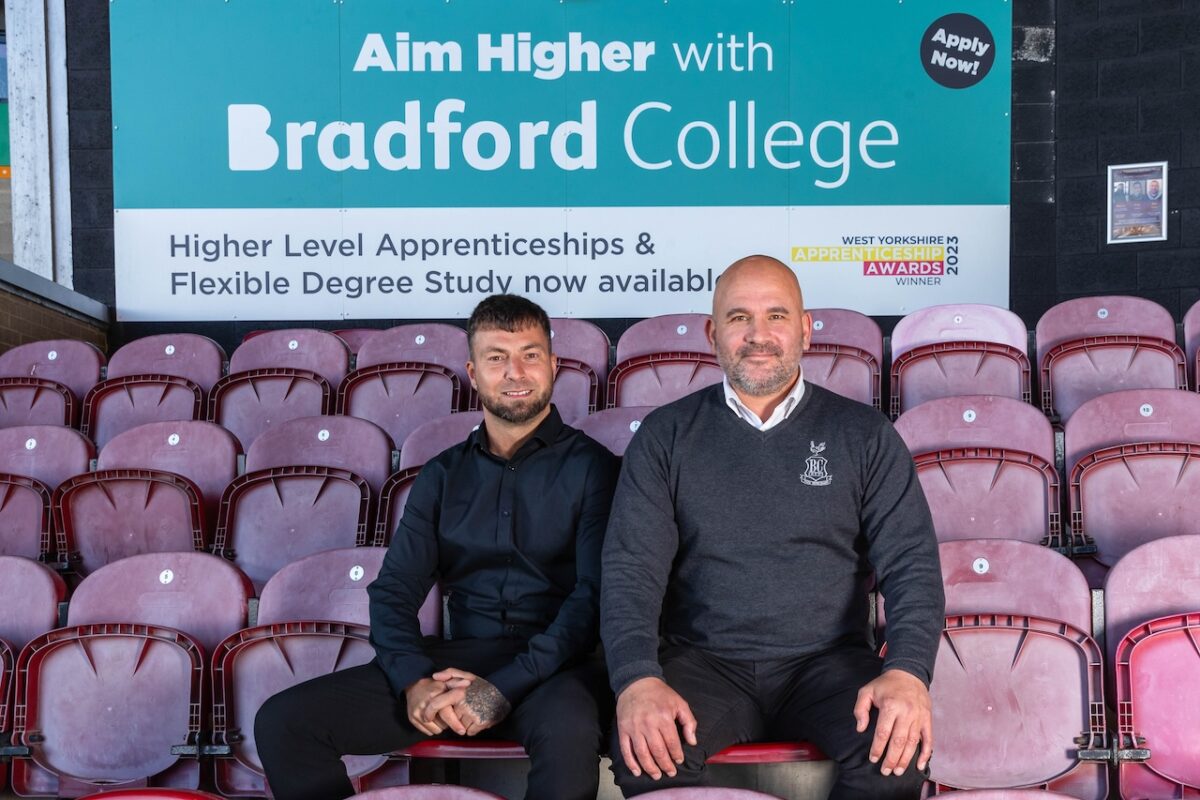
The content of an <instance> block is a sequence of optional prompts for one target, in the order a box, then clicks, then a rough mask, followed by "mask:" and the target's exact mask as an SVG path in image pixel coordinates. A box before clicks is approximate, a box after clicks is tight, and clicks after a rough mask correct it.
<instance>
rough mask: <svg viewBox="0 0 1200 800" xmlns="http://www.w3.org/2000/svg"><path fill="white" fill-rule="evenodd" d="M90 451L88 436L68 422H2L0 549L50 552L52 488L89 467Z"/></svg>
mask: <svg viewBox="0 0 1200 800" xmlns="http://www.w3.org/2000/svg"><path fill="white" fill-rule="evenodd" d="M94 455H95V451H94V450H93V448H92V443H91V442H89V441H88V440H87V437H86V436H82V435H81V434H80V433H79V432H78V431H75V430H72V429H71V428H64V427H62V426H58V425H22V426H19V427H15V428H0V555H10V556H22V557H24V558H32V559H38V560H47V559H49V558H50V556H51V554H52V553H53V552H54V549H55V546H56V541H55V539H54V537H53V525H52V522H51V519H52V513H51V500H52V498H53V496H54V490H55V489H56V488H58V485H59V484H60V483H62V482H63V481H65V480H67V479H68V478H70V477H71V476H73V475H78V474H79V473H81V472H87V470H88V467H89V466H90V464H91V459H92V457H93V456H94Z"/></svg>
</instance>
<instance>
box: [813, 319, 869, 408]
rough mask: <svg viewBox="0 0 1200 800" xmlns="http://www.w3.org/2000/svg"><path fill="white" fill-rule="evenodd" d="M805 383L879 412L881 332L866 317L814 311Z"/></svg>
mask: <svg viewBox="0 0 1200 800" xmlns="http://www.w3.org/2000/svg"><path fill="white" fill-rule="evenodd" d="M809 313H810V314H811V315H812V319H813V323H812V340H811V341H810V342H809V347H808V350H807V351H805V353H804V358H803V361H802V363H803V365H804V379H805V380H806V381H808V382H809V383H814V384H817V385H818V386H823V387H825V388H826V389H829V390H830V391H832V392H837V393H838V394H840V395H843V396H845V397H849V398H850V399H852V400H857V401H859V402H860V403H865V404H866V405H870V406H874V407H876V408H881V397H880V393H881V385H882V379H881V370H882V369H883V332H882V331H880V330H879V326H878V325H877V324H875V321H874V320H873V319H871V318H870V317H868V316H865V315H863V314H860V313H858V312H857V311H849V310H847V309H844V308H815V309H811V310H810V311H809Z"/></svg>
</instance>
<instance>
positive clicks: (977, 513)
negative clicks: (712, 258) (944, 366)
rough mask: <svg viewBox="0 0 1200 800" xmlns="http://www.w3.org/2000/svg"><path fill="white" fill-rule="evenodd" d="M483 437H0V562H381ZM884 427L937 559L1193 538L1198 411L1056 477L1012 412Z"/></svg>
mask: <svg viewBox="0 0 1200 800" xmlns="http://www.w3.org/2000/svg"><path fill="white" fill-rule="evenodd" d="M651 410H652V408H651V407H647V406H639V407H626V408H614V409H607V410H604V411H600V412H596V413H594V414H591V415H588V416H586V417H584V418H583V419H581V420H578V421H577V424H578V426H579V427H580V428H581V429H582V430H583V431H584V432H585V433H588V434H589V435H591V436H592V437H593V438H595V439H597V440H598V441H600V442H601V443H602V444H604V445H605V446H606V447H608V448H609V449H610V450H612V451H613V452H614V453H616V454H617V455H622V454H624V452H625V447H626V446H627V444H628V442H629V441H630V439H631V438H632V437H633V434H634V432H635V431H636V430H637V427H638V426H639V425H640V424H641V420H642V419H643V418H644V417H645V415H646V414H647V413H649V412H650V411H651ZM481 419H482V414H481V412H478V411H465V412H458V413H455V414H449V415H447V416H444V417H441V418H438V419H435V420H431V421H430V422H427V423H424V424H422V425H421V426H419V427H418V428H417V429H416V430H415V431H413V432H412V433H411V434H410V435H409V436H408V438H407V439H406V440H405V442H404V446H403V448H402V449H401V451H400V453H399V454H398V455H397V454H395V453H394V452H393V450H392V447H391V441H390V439H389V437H388V436H387V435H386V434H385V433H384V432H383V431H382V430H381V429H380V428H378V427H377V426H375V425H374V424H372V423H370V422H367V421H366V420H362V419H357V418H354V417H345V416H318V417H301V418H297V419H292V420H288V421H286V422H284V423H282V424H279V425H276V426H274V427H272V428H271V429H269V430H268V431H266V432H265V433H263V434H262V435H261V436H259V437H258V438H256V439H255V440H254V442H253V443H252V444H251V445H250V447H249V449H248V451H247V452H246V454H245V456H244V459H243V458H242V456H241V449H240V446H239V443H238V442H237V440H236V439H235V438H234V437H233V435H232V434H230V433H229V432H228V431H226V430H224V429H223V428H221V427H219V426H217V425H215V424H213V423H209V422H199V421H178V422H154V423H150V424H147V425H141V426H138V427H136V428H132V429H130V430H128V431H125V432H124V433H121V434H119V435H117V436H116V437H114V438H113V439H112V440H111V441H109V442H108V443H107V444H106V445H105V446H104V447H103V448H101V450H100V452H99V457H98V458H97V457H96V454H95V452H94V451H93V448H92V446H91V443H90V442H89V441H88V440H87V438H86V437H84V436H83V435H82V434H80V433H78V432H77V431H74V430H72V429H69V428H65V427H55V426H24V427H17V428H5V429H0V493H2V494H3V502H2V503H0V554H5V555H16V556H23V557H26V558H31V559H34V560H38V561H42V562H44V563H48V564H56V565H58V567H59V568H60V569H61V570H63V571H66V572H70V573H78V574H87V573H89V572H92V571H94V570H95V569H97V568H98V567H100V566H102V565H104V564H106V563H109V562H111V561H114V560H116V559H118V558H122V557H124V556H128V555H134V554H137V553H144V552H158V551H170V550H189V549H195V550H204V551H209V552H214V553H218V554H222V555H225V556H227V557H228V558H230V559H232V560H233V561H234V562H235V563H236V564H237V565H238V566H239V567H241V568H242V569H243V570H244V571H245V572H246V573H247V574H248V575H250V577H251V579H252V580H253V581H254V584H255V586H258V587H261V586H262V585H263V583H264V582H265V581H266V580H267V579H268V578H269V577H270V576H271V575H272V574H273V573H274V572H275V571H276V570H277V569H279V568H280V567H281V566H283V565H284V564H286V563H287V562H288V561H291V560H294V559H296V558H300V557H302V556H305V555H308V554H310V553H314V552H317V551H319V550H326V549H332V548H337V547H353V546H364V545H377V546H386V545H387V544H388V542H389V541H390V537H391V534H392V531H393V530H394V529H395V527H396V524H397V522H398V521H399V519H400V516H401V514H402V512H403V508H404V503H405V500H406V499H407V496H408V490H409V487H410V486H411V484H412V481H413V480H414V479H415V478H416V475H417V473H418V472H419V470H420V467H421V466H422V465H423V464H424V463H425V462H426V461H428V460H429V459H430V458H432V457H433V456H434V455H436V454H437V453H439V452H441V451H442V450H443V449H445V448H447V447H449V446H451V445H453V444H455V443H457V442H460V441H462V440H463V439H465V438H466V437H467V436H468V435H469V434H470V432H471V430H472V429H473V428H475V427H476V426H477V425H478V424H479V422H480V421H481ZM896 426H897V430H898V431H899V433H900V435H901V437H902V438H903V439H904V440H905V442H906V443H907V445H908V448H909V450H910V452H911V453H912V454H913V458H914V460H915V463H916V468H917V474H918V476H919V478H920V480H921V484H922V487H923V489H924V492H925V496H926V498H927V499H928V501H929V505H930V508H931V510H932V512H933V518H934V525H935V528H936V531H937V535H938V538H939V539H940V540H942V541H948V540H953V539H971V538H1008V539H1016V540H1020V541H1026V542H1030V543H1034V544H1042V545H1045V546H1048V547H1051V548H1053V549H1055V550H1057V551H1059V552H1060V553H1063V554H1064V555H1071V556H1073V557H1075V558H1077V559H1079V561H1080V565H1081V567H1082V568H1083V569H1084V571H1085V573H1086V574H1087V575H1088V576H1089V580H1091V581H1092V583H1093V584H1094V585H1097V586H1098V585H1099V584H1100V583H1101V582H1102V581H1103V576H1104V572H1105V571H1106V570H1107V569H1108V568H1110V567H1111V566H1112V565H1113V564H1114V563H1116V561H1117V560H1119V559H1120V558H1121V557H1122V556H1123V555H1124V554H1125V553H1127V552H1128V551H1129V550H1131V549H1133V548H1134V547H1135V546H1137V545H1138V544H1141V543H1143V542H1146V541H1149V540H1151V539H1156V538H1161V537H1163V536H1170V535H1174V534H1180V533H1200V485H1197V481H1200V473H1198V471H1197V470H1196V468H1195V466H1194V465H1195V463H1196V456H1197V455H1198V454H1200V394H1196V393H1193V392H1187V391H1181V390H1178V389H1129V390H1125V391H1119V392H1112V393H1109V394H1105V395H1101V396H1099V397H1097V398H1094V399H1092V400H1089V401H1088V402H1087V403H1085V404H1084V405H1083V406H1081V407H1080V409H1079V410H1078V411H1077V412H1076V413H1075V414H1074V415H1072V417H1071V419H1070V420H1068V422H1067V425H1066V431H1065V434H1064V437H1063V442H1064V457H1063V459H1062V464H1063V468H1062V470H1061V472H1060V469H1059V468H1057V467H1056V454H1055V435H1054V431H1053V430H1052V428H1051V425H1050V423H1049V421H1048V420H1047V419H1046V418H1045V417H1044V416H1043V415H1042V414H1040V413H1039V412H1038V411H1037V410H1036V409H1034V408H1033V407H1032V406H1030V405H1028V404H1024V403H1021V402H1020V401H1017V400H1013V399H1010V398H1005V397H993V396H983V395H972V396H965V397H948V398H941V399H938V400H931V401H929V402H927V403H923V404H921V405H919V406H917V407H915V408H913V409H910V410H909V411H906V412H905V413H904V414H902V415H901V416H900V419H899V420H897V422H896ZM93 460H94V467H93ZM243 462H244V463H243Z"/></svg>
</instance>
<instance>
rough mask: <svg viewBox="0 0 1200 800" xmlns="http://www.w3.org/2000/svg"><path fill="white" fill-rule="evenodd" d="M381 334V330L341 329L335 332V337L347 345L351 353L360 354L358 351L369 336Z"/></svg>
mask: <svg viewBox="0 0 1200 800" xmlns="http://www.w3.org/2000/svg"><path fill="white" fill-rule="evenodd" d="M376 333H379V328H339V329H338V330H335V331H334V332H333V335H334V336H336V337H338V338H339V339H341V340H342V341H343V342H345V343H346V347H349V348H350V352H351V353H354V354H355V355H357V354H358V349H359V348H360V347H362V344H363V342H365V341H366V340H367V337H368V336H372V335H374V334H376Z"/></svg>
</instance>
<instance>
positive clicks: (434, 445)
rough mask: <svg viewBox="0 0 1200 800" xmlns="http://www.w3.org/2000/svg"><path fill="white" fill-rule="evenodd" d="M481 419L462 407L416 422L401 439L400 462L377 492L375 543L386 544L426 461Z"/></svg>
mask: <svg viewBox="0 0 1200 800" xmlns="http://www.w3.org/2000/svg"><path fill="white" fill-rule="evenodd" d="M481 422H483V412H482V411H462V412H460V413H458V414H449V415H447V416H444V417H441V418H439V419H434V420H430V421H429V422H426V423H425V424H424V425H421V426H419V427H418V428H417V429H416V430H414V431H413V432H412V433H411V434H409V436H408V438H407V439H405V440H404V447H403V448H402V449H401V450H400V466H399V469H398V470H397V471H396V473H395V474H394V475H392V476H391V477H390V478H388V479H387V483H385V484H384V485H383V491H381V492H380V494H379V516H378V519H377V522H376V526H375V544H377V545H380V546H386V545H387V544H388V543H389V542H390V541H391V540H392V532H393V531H394V530H395V529H396V524H397V523H398V522H399V521H400V517H401V516H402V515H403V513H404V503H405V502H406V501H407V500H408V492H409V489H411V488H412V482H413V481H414V480H416V478H417V473H418V472H420V471H421V467H422V466H423V465H424V464H425V462H426V461H428V460H429V459H431V458H433V457H434V456H436V455H437V454H438V453H440V452H442V451H443V450H445V449H446V448H448V447H452V446H454V445H456V444H458V443H459V442H462V441H465V440H466V438H467V437H468V436H470V435H471V431H473V430H475V429H476V428H478V427H479V425H480V423H481Z"/></svg>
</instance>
